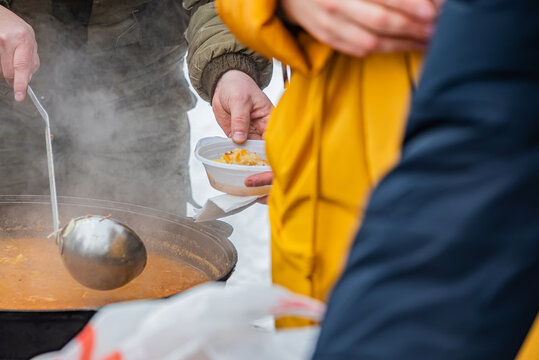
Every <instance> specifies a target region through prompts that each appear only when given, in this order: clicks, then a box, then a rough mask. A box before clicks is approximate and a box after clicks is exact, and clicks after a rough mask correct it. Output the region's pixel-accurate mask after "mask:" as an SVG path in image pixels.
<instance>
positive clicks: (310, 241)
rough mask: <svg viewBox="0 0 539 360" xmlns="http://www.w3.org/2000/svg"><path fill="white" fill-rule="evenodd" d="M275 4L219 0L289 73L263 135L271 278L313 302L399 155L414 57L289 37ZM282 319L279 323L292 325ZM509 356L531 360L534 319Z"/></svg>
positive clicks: (235, 23) (247, 36)
mask: <svg viewBox="0 0 539 360" xmlns="http://www.w3.org/2000/svg"><path fill="white" fill-rule="evenodd" d="M276 6H277V1H276V0H217V9H218V12H219V15H220V16H221V18H222V19H223V20H224V21H225V23H226V24H227V25H228V26H229V28H230V29H231V30H232V32H233V33H234V34H235V35H236V36H237V37H238V38H239V40H240V41H242V43H243V44H245V45H246V46H248V47H250V48H251V49H253V50H255V51H257V52H259V53H261V54H262V55H265V56H266V57H268V58H272V57H274V58H276V59H278V60H280V61H282V62H283V63H286V64H289V65H290V66H291V68H292V69H293V76H292V79H291V83H290V86H289V87H288V89H287V90H286V92H285V94H284V95H283V97H282V99H281V101H280V102H279V105H278V106H277V108H276V109H275V111H274V113H273V114H272V117H271V121H270V124H269V127H268V129H267V131H266V140H267V149H266V151H267V155H268V158H269V160H270V163H271V165H272V167H273V171H274V173H275V179H274V182H273V189H272V192H271V194H270V199H269V206H270V207H269V212H270V222H271V230H272V239H271V250H272V272H273V273H272V275H273V281H274V282H275V283H277V284H280V285H283V286H285V287H287V288H289V289H291V290H292V291H295V292H298V293H302V294H305V295H308V296H311V297H315V298H317V299H320V300H326V297H327V295H328V293H329V291H330V290H331V287H332V286H333V284H334V282H335V281H336V279H337V277H338V275H339V273H340V270H341V267H342V265H343V264H342V262H343V260H344V259H345V258H346V256H345V255H346V253H347V250H348V246H349V244H350V242H351V239H352V234H353V233H354V232H355V230H356V227H357V225H358V219H359V218H360V217H361V214H362V206H363V205H364V204H365V203H366V201H367V197H368V193H369V190H370V189H371V188H372V187H373V186H374V185H375V184H376V182H377V181H378V180H380V178H381V177H382V176H383V175H384V174H385V173H386V172H387V171H388V170H389V168H390V167H391V166H392V165H393V164H394V163H395V161H396V160H397V158H398V155H399V150H400V146H401V137H402V130H403V128H404V120H405V117H406V113H407V110H408V100H409V97H410V87H411V81H413V79H417V77H418V69H419V62H420V55H419V54H404V53H396V54H380V55H372V56H369V57H367V58H363V59H360V58H354V57H350V56H347V55H343V54H341V53H338V52H334V51H332V50H331V49H330V48H329V47H328V46H326V45H324V44H322V43H320V42H318V41H316V40H315V39H313V38H312V37H310V36H309V35H307V34H305V33H301V34H299V35H298V36H294V35H293V34H291V33H290V32H289V31H288V30H287V28H286V27H285V26H284V24H283V23H282V22H281V21H280V19H279V18H278V17H277V16H276ZM299 324H300V323H298V322H297V320H296V321H295V320H293V319H287V320H285V321H283V322H281V323H280V324H278V325H281V326H291V325H299ZM516 359H517V360H532V359H539V317H538V319H537V320H536V323H535V324H534V327H533V328H532V330H531V331H530V333H529V334H528V337H527V339H526V341H525V342H524V344H523V346H522V348H521V351H520V353H519V355H518V356H517V358H516Z"/></svg>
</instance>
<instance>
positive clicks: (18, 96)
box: [15, 91, 24, 101]
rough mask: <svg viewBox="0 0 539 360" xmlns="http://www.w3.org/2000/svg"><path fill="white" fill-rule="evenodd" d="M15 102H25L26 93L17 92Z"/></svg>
mask: <svg viewBox="0 0 539 360" xmlns="http://www.w3.org/2000/svg"><path fill="white" fill-rule="evenodd" d="M15 100H16V101H23V100H24V93H22V92H20V91H17V92H16V93H15Z"/></svg>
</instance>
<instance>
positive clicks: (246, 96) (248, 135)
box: [212, 70, 273, 144]
mask: <svg viewBox="0 0 539 360" xmlns="http://www.w3.org/2000/svg"><path fill="white" fill-rule="evenodd" d="M212 107H213V112H214V114H215V118H216V119H217V123H219V126H221V128H222V129H223V131H224V132H225V134H226V135H227V136H228V137H229V138H232V140H234V142H235V143H237V144H241V143H243V142H245V141H246V140H247V139H262V135H263V134H264V131H265V130H266V125H267V122H268V118H269V115H270V113H271V110H272V109H273V104H272V103H271V101H270V99H268V97H267V96H266V94H264V93H263V92H262V90H260V88H259V87H258V85H257V84H256V82H255V81H254V80H253V79H252V78H251V77H250V76H249V75H247V74H245V73H244V72H242V71H238V70H230V71H227V72H226V73H224V74H223V76H221V78H220V79H219V81H218V82H217V86H216V88H215V93H214V94H213V99H212Z"/></svg>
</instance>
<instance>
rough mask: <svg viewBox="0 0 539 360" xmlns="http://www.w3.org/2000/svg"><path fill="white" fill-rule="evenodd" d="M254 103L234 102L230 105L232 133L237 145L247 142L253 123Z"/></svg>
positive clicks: (246, 101)
mask: <svg viewBox="0 0 539 360" xmlns="http://www.w3.org/2000/svg"><path fill="white" fill-rule="evenodd" d="M251 108H252V103H251V101H249V100H233V102H232V103H231V104H230V133H231V135H232V136H231V137H232V140H233V141H234V142H235V143H236V144H241V143H243V142H245V140H247V134H249V124H250V122H251Z"/></svg>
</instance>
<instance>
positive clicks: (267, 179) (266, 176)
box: [245, 171, 273, 204]
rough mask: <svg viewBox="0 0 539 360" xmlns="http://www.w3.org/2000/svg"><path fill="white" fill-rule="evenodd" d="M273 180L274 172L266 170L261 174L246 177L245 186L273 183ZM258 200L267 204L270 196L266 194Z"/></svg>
mask: <svg viewBox="0 0 539 360" xmlns="http://www.w3.org/2000/svg"><path fill="white" fill-rule="evenodd" d="M272 182H273V172H272V171H265V172H263V173H260V174H254V175H251V176H249V177H248V178H247V179H245V186H247V187H255V186H264V185H271V183H272ZM257 202H259V203H261V204H267V203H268V197H267V196H264V197H261V198H260V199H258V200H257Z"/></svg>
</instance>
